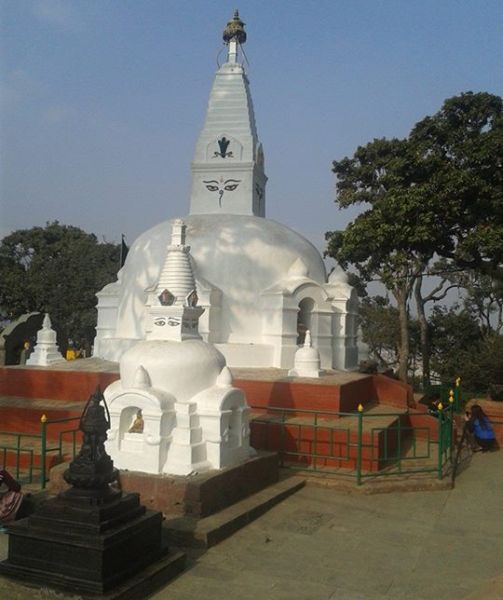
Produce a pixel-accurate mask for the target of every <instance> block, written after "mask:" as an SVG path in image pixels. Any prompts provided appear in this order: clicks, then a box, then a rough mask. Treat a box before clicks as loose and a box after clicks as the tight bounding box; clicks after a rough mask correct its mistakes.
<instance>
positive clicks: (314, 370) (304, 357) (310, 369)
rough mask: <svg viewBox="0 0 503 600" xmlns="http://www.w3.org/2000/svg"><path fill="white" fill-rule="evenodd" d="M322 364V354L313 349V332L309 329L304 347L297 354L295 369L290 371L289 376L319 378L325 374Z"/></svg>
mask: <svg viewBox="0 0 503 600" xmlns="http://www.w3.org/2000/svg"><path fill="white" fill-rule="evenodd" d="M320 364H321V361H320V353H319V352H318V350H316V348H313V345H312V341H311V332H310V331H309V329H308V330H307V331H306V338H305V340H304V345H303V346H301V347H300V348H299V349H298V350H297V352H296V353H295V359H294V365H293V369H290V370H289V371H288V375H289V376H290V377H319V376H320V375H322V374H323V370H322V369H320Z"/></svg>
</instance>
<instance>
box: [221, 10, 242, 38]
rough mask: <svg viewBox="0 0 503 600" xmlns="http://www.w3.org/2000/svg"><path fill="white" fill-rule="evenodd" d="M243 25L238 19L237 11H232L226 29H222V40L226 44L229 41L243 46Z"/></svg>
mask: <svg viewBox="0 0 503 600" xmlns="http://www.w3.org/2000/svg"><path fill="white" fill-rule="evenodd" d="M244 27H245V24H244V23H243V21H241V19H240V18H239V11H238V10H235V11H234V16H233V17H232V19H231V20H230V21H229V22H228V23H227V27H226V28H225V29H224V33H223V36H222V37H223V40H224V42H225V43H226V44H228V43H229V42H230V41H231V40H236V42H237V43H238V44H240V45H241V44H244V43H245V42H246V31H245V29H244Z"/></svg>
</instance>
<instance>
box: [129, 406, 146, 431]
mask: <svg viewBox="0 0 503 600" xmlns="http://www.w3.org/2000/svg"><path fill="white" fill-rule="evenodd" d="M143 426H144V422H143V415H142V412H141V408H139V409H138V410H137V412H136V417H135V419H134V421H133V424H132V425H131V427H130V428H129V431H128V433H143Z"/></svg>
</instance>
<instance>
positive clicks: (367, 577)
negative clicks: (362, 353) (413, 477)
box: [0, 451, 503, 600]
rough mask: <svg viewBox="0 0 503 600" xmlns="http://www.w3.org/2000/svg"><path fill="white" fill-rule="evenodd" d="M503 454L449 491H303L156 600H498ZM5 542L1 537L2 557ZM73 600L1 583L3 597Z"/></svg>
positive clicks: (484, 461) (502, 576)
mask: <svg viewBox="0 0 503 600" xmlns="http://www.w3.org/2000/svg"><path fill="white" fill-rule="evenodd" d="M502 511H503V452H501V451H500V452H495V453H491V454H475V455H474V456H473V459H472V463H471V465H470V466H469V468H468V469H467V470H465V471H464V472H463V473H461V474H460V475H459V478H458V480H457V484H456V487H455V489H453V490H447V491H445V490H444V491H435V492H408V493H407V492H392V493H389V494H372V495H366V494H359V493H345V492H341V491H338V490H336V489H331V488H320V487H314V486H311V485H308V486H306V487H305V488H303V489H302V490H301V491H299V492H297V493H296V494H294V495H293V496H291V497H290V498H288V499H287V500H285V501H284V502H282V503H281V504H279V505H277V506H276V507H275V508H273V509H272V510H270V511H269V512H268V513H266V514H265V515H263V516H262V517H260V518H259V519H258V520H256V521H254V522H253V523H251V524H250V525H248V526H247V527H245V528H244V529H242V530H240V531H239V532H238V533H236V534H235V535H234V536H232V537H231V538H229V539H227V540H226V541H224V542H222V543H221V544H219V545H218V546H215V547H213V548H211V549H210V550H209V551H208V552H206V553H205V554H203V555H201V556H199V557H198V556H191V558H190V560H189V563H188V567H187V570H186V571H185V572H184V573H183V574H182V575H180V576H179V577H178V578H177V579H175V580H174V581H172V582H171V583H170V584H169V585H167V586H166V587H165V588H164V589H163V590H161V591H159V592H158V593H157V594H155V595H154V596H153V598H155V599H156V600H164V599H166V600H189V599H190V600H195V599H199V598H204V600H222V599H225V600H234V599H236V600H248V599H253V600H283V599H284V600H329V599H332V600H333V599H337V600H366V599H369V600H381V599H384V598H389V599H394V600H398V599H401V600H431V599H435V600H436V599H437V598H441V599H442V600H450V599H456V600H461V599H465V600H482V599H483V600H501V599H503V519H502ZM6 538H7V536H5V535H0V557H1V558H3V557H4V556H5V554H6V542H7V539H6ZM71 597H73V598H77V596H71V595H70V596H66V595H62V594H59V593H57V594H56V593H52V592H50V591H48V590H36V591H34V590H29V589H27V588H24V587H23V586H21V585H18V584H14V583H12V582H10V581H8V580H6V579H3V578H0V598H2V599H5V600H18V599H19V600H24V599H25V598H26V599H28V598H30V599H38V598H60V599H63V598H71Z"/></svg>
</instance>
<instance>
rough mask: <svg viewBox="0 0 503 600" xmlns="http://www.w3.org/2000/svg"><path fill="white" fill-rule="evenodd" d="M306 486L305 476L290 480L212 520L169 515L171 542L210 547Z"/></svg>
mask: <svg viewBox="0 0 503 600" xmlns="http://www.w3.org/2000/svg"><path fill="white" fill-rule="evenodd" d="M304 484H305V480H304V478H302V477H296V476H293V477H287V478H285V479H282V480H281V481H279V482H278V483H275V484H272V485H270V486H268V487H267V488H265V489H263V490H261V491H260V492H257V493H255V494H253V495H252V496H249V497H248V498H245V499H244V500H241V501H240V502H237V503H236V504H233V505H232V506H229V507H228V508H225V509H223V510H221V511H220V512H218V513H216V514H214V515H211V516H209V517H205V518H202V519H195V518H192V517H174V518H170V516H169V515H168V516H167V517H166V521H165V522H164V528H165V529H166V530H167V532H168V535H169V539H170V543H172V544H175V545H176V546H181V547H194V548H210V547H211V546H215V545H216V544H218V543H219V542H221V541H223V540H224V539H226V538H228V537H229V536H231V535H232V534H233V533H235V532H236V531H238V530H239V529H241V528H242V527H244V526H245V525H247V524H248V523H250V522H251V521H254V520H255V519H257V518H258V517H260V516H261V515H263V514H264V513H265V512H267V511H268V510H269V509H270V508H272V507H273V506H275V505H276V504H278V503H279V502H281V501H282V500H284V499H285V498H287V497H288V496H290V495H291V494H293V493H295V492H296V491H298V490H300V489H301V488H302V487H304Z"/></svg>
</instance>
